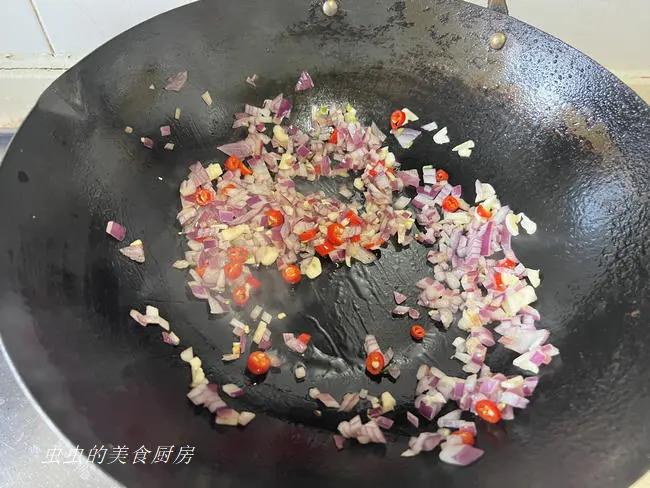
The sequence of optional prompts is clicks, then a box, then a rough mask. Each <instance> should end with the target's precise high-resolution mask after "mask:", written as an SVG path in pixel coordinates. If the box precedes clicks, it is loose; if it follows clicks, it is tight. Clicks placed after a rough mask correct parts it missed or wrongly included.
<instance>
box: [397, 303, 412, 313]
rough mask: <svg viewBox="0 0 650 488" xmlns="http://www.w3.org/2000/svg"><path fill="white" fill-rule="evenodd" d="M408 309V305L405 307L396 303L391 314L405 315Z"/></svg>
mask: <svg viewBox="0 0 650 488" xmlns="http://www.w3.org/2000/svg"><path fill="white" fill-rule="evenodd" d="M409 310H411V308H410V307H406V306H404V305H398V306H397V307H395V308H394V309H393V314H394V315H406V314H407V313H409Z"/></svg>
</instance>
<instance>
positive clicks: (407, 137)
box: [390, 127, 422, 149]
mask: <svg viewBox="0 0 650 488" xmlns="http://www.w3.org/2000/svg"><path fill="white" fill-rule="evenodd" d="M390 133H391V134H393V135H394V136H395V139H397V142H399V145H400V146H402V147H403V148H405V149H408V148H410V147H411V146H412V145H413V141H415V139H417V138H418V136H419V135H420V134H422V131H419V130H415V129H410V128H408V127H400V128H399V129H397V130H391V131H390Z"/></svg>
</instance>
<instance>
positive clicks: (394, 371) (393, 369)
mask: <svg viewBox="0 0 650 488" xmlns="http://www.w3.org/2000/svg"><path fill="white" fill-rule="evenodd" d="M401 374H402V372H401V370H400V368H399V366H397V365H396V364H393V365H391V366H390V367H389V368H388V375H389V376H390V377H391V378H393V379H394V380H396V379H397V378H399V377H400V375H401Z"/></svg>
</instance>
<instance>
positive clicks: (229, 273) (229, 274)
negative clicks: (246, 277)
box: [223, 261, 244, 280]
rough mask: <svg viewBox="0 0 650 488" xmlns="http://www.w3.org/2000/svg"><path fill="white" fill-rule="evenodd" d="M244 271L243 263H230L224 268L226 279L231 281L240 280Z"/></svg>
mask: <svg viewBox="0 0 650 488" xmlns="http://www.w3.org/2000/svg"><path fill="white" fill-rule="evenodd" d="M243 271H244V267H243V266H242V264H241V263H237V262H232V261H229V262H227V263H226V265H225V266H224V267H223V272H224V274H225V275H226V278H228V279H229V280H236V279H237V278H239V277H240V276H241V274H242V272H243Z"/></svg>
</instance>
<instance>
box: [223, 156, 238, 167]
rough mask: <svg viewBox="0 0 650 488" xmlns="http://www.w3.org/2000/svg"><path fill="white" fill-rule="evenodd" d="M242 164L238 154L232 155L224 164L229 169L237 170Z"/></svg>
mask: <svg viewBox="0 0 650 488" xmlns="http://www.w3.org/2000/svg"><path fill="white" fill-rule="evenodd" d="M241 164H242V162H241V159H239V158H238V157H237V156H230V157H228V159H226V162H225V164H224V166H225V167H226V169H227V170H229V171H235V170H236V169H239V167H240V166H241Z"/></svg>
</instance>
